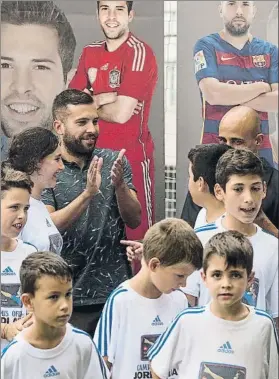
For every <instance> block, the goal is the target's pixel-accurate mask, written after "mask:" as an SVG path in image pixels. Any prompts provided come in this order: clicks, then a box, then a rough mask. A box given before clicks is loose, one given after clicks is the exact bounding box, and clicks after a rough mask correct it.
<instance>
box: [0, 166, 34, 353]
mask: <svg viewBox="0 0 279 379" xmlns="http://www.w3.org/2000/svg"><path fill="white" fill-rule="evenodd" d="M32 186H33V183H32V181H31V179H30V178H29V176H28V175H27V174H25V173H24V172H21V171H16V170H14V169H12V168H11V167H10V165H9V164H7V162H3V163H2V165H1V350H2V349H3V348H4V347H5V346H6V345H8V344H9V342H10V341H12V339H13V338H14V337H15V336H16V335H17V334H18V333H19V332H20V331H21V330H22V329H24V328H26V327H28V326H29V325H31V324H32V314H31V313H29V314H27V311H26V309H25V307H24V306H23V304H22V301H21V299H20V279H19V268H20V265H21V262H22V261H23V259H24V258H26V257H27V256H28V255H29V254H30V253H33V252H35V251H37V249H36V247H35V246H33V245H30V244H27V243H24V242H23V241H22V240H21V239H18V236H19V234H20V232H21V231H22V229H23V227H24V225H25V224H26V220H27V212H28V209H29V201H30V194H31V189H32Z"/></svg>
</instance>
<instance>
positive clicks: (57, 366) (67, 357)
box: [1, 252, 108, 379]
mask: <svg viewBox="0 0 279 379" xmlns="http://www.w3.org/2000/svg"><path fill="white" fill-rule="evenodd" d="M72 275H73V273H72V269H71V268H70V267H69V265H68V264H67V263H66V262H65V261H64V260H63V259H62V258H61V257H60V256H58V255H57V254H54V253H50V252H39V253H33V254H30V255H29V256H28V257H27V258H25V259H24V261H23V262H22V265H21V268H20V281H21V289H22V292H23V293H22V296H21V298H22V302H23V303H24V305H25V307H26V308H27V309H28V310H29V311H30V312H33V317H34V323H33V324H32V325H31V326H30V327H29V328H27V329H24V330H23V331H22V332H21V333H19V334H18V335H17V337H16V338H15V340H14V341H13V342H11V343H10V344H9V345H8V346H7V347H6V348H5V349H4V350H3V353H2V357H1V378H5V379H26V378H27V377H28V379H38V378H50V377H55V378H57V379H92V378H94V379H107V377H108V376H107V368H106V365H105V363H104V361H103V360H102V358H101V356H100V354H99V353H98V350H97V349H96V346H95V344H94V343H93V341H92V340H91V338H90V336H89V335H88V334H87V333H85V332H83V331H82V330H79V329H76V328H74V327H73V326H72V325H70V324H68V320H69V319H70V317H71V313H72V308H73V300H72Z"/></svg>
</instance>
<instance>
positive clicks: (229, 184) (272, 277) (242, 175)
mask: <svg viewBox="0 0 279 379" xmlns="http://www.w3.org/2000/svg"><path fill="white" fill-rule="evenodd" d="M216 183H217V184H216V185H215V194H216V197H217V198H218V200H220V201H223V202H224V206H225V210H226V214H225V215H224V216H222V217H221V218H219V219H218V220H217V221H216V222H215V223H212V224H208V225H205V226H203V227H200V228H197V229H195V232H196V233H197V236H198V237H199V238H200V240H201V242H202V243H203V245H204V244H205V243H206V242H207V241H208V240H209V239H210V238H211V237H212V236H213V235H215V234H216V233H220V232H224V231H226V230H236V231H238V232H240V233H242V234H244V235H245V236H247V237H248V239H249V240H250V242H251V244H252V246H253V249H254V267H253V271H254V272H255V277H254V280H253V283H251V287H250V288H248V289H247V292H246V293H245V295H244V301H245V302H246V303H247V304H249V305H253V306H256V307H257V308H259V309H262V310H266V311H268V312H269V313H270V314H271V315H272V317H273V318H274V319H276V322H278V240H277V239H276V238H275V237H274V236H272V235H270V234H267V233H266V232H264V231H263V230H262V229H261V228H260V227H259V226H257V225H256V224H254V220H255V218H256V216H257V214H258V212H259V209H260V207H261V204H262V200H263V198H264V197H265V194H266V184H265V182H263V167H262V163H261V161H260V159H259V158H258V157H257V156H256V155H255V154H254V153H252V152H251V151H250V150H247V149H242V150H237V149H232V150H229V151H227V152H226V153H225V154H224V155H222V157H221V158H220V159H219V161H218V164H217V167H216ZM183 290H184V292H185V293H186V294H190V295H192V296H194V297H196V298H197V299H198V305H199V306H202V305H205V304H207V303H208V302H209V300H210V294H209V292H208V290H207V289H206V287H205V286H204V284H203V282H202V279H201V276H200V273H199V272H195V273H193V274H192V275H191V276H190V277H189V279H188V281H187V286H186V288H185V289H183Z"/></svg>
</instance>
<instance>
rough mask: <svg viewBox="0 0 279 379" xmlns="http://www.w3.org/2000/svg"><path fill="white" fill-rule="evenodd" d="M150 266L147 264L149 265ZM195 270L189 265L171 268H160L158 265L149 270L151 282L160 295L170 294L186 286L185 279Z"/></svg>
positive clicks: (180, 264)
mask: <svg viewBox="0 0 279 379" xmlns="http://www.w3.org/2000/svg"><path fill="white" fill-rule="evenodd" d="M150 264H152V263H151V262H149V265H150ZM194 270H195V268H194V266H193V265H192V264H190V263H178V264H176V265H172V266H162V265H160V263H158V264H157V265H156V267H153V268H152V269H151V280H152V283H153V284H154V286H155V287H156V288H157V289H158V290H159V291H160V292H161V293H166V294H168V293H171V292H172V291H175V290H177V289H178V288H180V287H185V286H186V279H187V278H188V276H189V275H191V274H192V273H193V271H194Z"/></svg>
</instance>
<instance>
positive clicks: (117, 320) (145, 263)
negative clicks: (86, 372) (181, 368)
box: [94, 218, 203, 379]
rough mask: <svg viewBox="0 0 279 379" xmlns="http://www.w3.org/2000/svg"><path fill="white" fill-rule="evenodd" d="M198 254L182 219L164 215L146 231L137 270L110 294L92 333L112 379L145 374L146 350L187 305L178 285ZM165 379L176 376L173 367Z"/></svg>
mask: <svg viewBox="0 0 279 379" xmlns="http://www.w3.org/2000/svg"><path fill="white" fill-rule="evenodd" d="M202 254H203V248H202V245H201V243H200V241H199V239H198V237H197V236H196V235H195V233H194V231H193V229H192V228H191V227H190V226H189V225H188V224H187V223H186V222H185V221H183V220H179V219H175V218H173V219H172V218H170V219H165V220H162V221H160V222H158V223H157V224H155V225H153V226H152V227H151V228H150V229H149V230H148V231H147V233H146V234H145V237H144V240H143V258H142V262H141V263H142V267H141V269H140V271H139V272H138V274H137V275H136V276H134V277H133V278H132V279H130V280H128V281H126V282H124V283H123V284H122V285H120V286H119V287H118V288H117V289H116V290H115V291H114V292H112V294H111V296H110V297H109V299H108V301H107V303H106V305H105V308H104V311H103V314H102V316H101V319H100V321H99V324H98V326H97V330H96V332H95V336H94V341H95V342H96V345H97V346H98V349H99V351H100V352H101V355H102V356H103V357H104V359H105V361H106V362H107V364H108V366H109V367H110V368H111V373H112V377H113V379H124V378H125V379H132V378H150V375H151V373H150V368H149V363H148V357H147V350H148V349H149V348H150V347H151V346H152V345H153V344H154V342H155V341H156V339H157V338H158V337H159V335H160V334H161V333H162V332H164V331H165V329H166V327H167V325H168V324H169V323H170V322H171V321H172V320H173V319H174V318H175V316H176V315H177V314H178V313H179V312H180V311H182V310H183V309H185V308H186V307H187V305H188V304H187V299H186V297H185V295H184V294H183V292H181V291H178V289H179V287H181V286H185V282H186V279H187V277H188V275H190V274H191V273H192V272H193V271H194V270H196V269H199V268H200V267H201V265H202ZM168 378H170V379H175V378H177V372H176V370H171V369H170V370H169V372H168Z"/></svg>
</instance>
